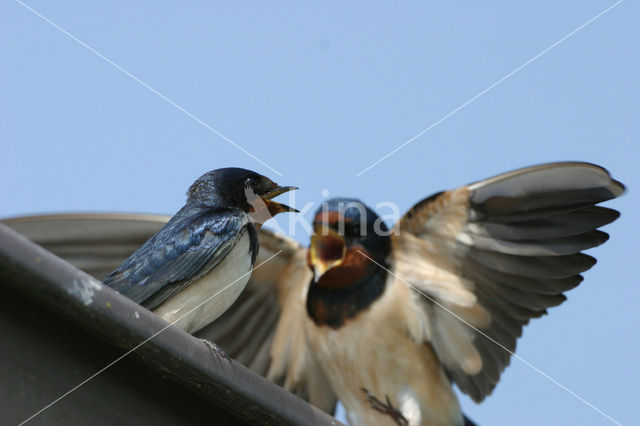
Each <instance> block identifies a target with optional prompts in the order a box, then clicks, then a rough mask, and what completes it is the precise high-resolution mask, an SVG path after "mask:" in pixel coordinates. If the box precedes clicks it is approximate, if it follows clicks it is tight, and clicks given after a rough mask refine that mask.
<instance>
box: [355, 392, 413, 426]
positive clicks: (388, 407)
mask: <svg viewBox="0 0 640 426" xmlns="http://www.w3.org/2000/svg"><path fill="white" fill-rule="evenodd" d="M360 390H361V391H362V392H364V393H365V395H367V402H368V403H369V405H370V406H371V408H373V409H374V410H377V411H380V412H381V413H383V414H386V415H388V416H389V417H391V418H392V419H393V420H395V422H396V423H397V424H398V426H409V421H408V420H407V419H406V417H405V416H403V415H402V413H401V412H400V410H398V409H396V408H395V407H394V406H393V404H391V400H390V399H389V395H385V399H386V401H387V402H386V403H384V402H382V401H380V400H379V399H378V398H376V397H375V395H372V394H371V393H369V391H368V390H367V389H365V388H360Z"/></svg>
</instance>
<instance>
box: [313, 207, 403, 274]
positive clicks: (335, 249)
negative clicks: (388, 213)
mask: <svg viewBox="0 0 640 426" xmlns="http://www.w3.org/2000/svg"><path fill="white" fill-rule="evenodd" d="M313 227H314V235H313V236H312V237H311V247H310V251H309V254H310V259H309V260H310V263H311V266H312V268H313V269H314V272H315V274H316V278H318V277H320V276H322V275H323V274H324V273H325V272H327V271H328V270H330V269H332V268H335V267H341V266H347V265H346V264H351V263H354V262H358V263H359V262H360V261H362V259H363V258H364V259H366V257H365V256H364V255H366V256H370V257H371V258H372V259H374V260H376V261H380V262H381V263H384V259H386V258H387V256H388V255H389V252H390V250H391V239H390V237H389V234H390V231H389V228H388V227H387V225H386V224H385V223H384V221H383V220H382V218H380V217H379V216H378V215H377V214H376V212H374V211H373V210H372V209H370V208H369V207H368V206H366V205H365V204H364V203H362V202H361V201H360V200H357V199H354V198H332V199H330V200H327V201H326V202H324V203H323V204H322V206H321V207H320V208H319V209H318V210H317V211H316V214H315V216H314V220H313ZM365 263H367V262H365ZM363 267H364V265H363ZM345 269H346V268H345Z"/></svg>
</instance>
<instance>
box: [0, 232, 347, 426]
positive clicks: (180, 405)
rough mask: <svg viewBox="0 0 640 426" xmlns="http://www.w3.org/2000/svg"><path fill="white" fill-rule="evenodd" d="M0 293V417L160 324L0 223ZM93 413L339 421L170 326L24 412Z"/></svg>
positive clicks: (175, 420)
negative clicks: (63, 396)
mask: <svg viewBox="0 0 640 426" xmlns="http://www.w3.org/2000/svg"><path fill="white" fill-rule="evenodd" d="M0 295H1V296H0V298H1V299H2V302H1V305H0V310H1V311H2V314H0V321H2V325H1V326H0V333H1V334H0V339H2V340H3V346H2V349H0V351H1V352H0V374H1V375H2V376H0V379H1V380H2V385H0V390H1V394H0V401H1V402H0V423H2V424H14V423H18V422H20V421H22V420H24V419H25V418H27V417H29V415H31V413H34V412H36V411H38V410H39V409H41V408H42V407H43V406H44V405H46V404H47V403H49V402H51V401H52V400H53V399H55V398H57V397H58V396H60V395H62V394H63V393H65V392H66V391H68V390H69V389H71V388H73V387H74V386H75V385H77V384H78V383H80V382H82V381H83V380H84V379H86V378H87V377H89V376H90V375H92V374H93V373H95V372H97V371H98V370H100V369H101V368H102V367H104V366H105V365H107V364H109V363H110V362H112V361H114V360H115V359H117V358H118V357H119V356H120V355H122V354H124V353H125V352H126V351H128V350H129V349H131V348H134V347H135V346H136V345H138V344H139V343H141V342H143V341H144V340H146V339H148V338H150V337H151V336H153V335H154V334H155V333H157V332H158V331H160V330H162V329H163V328H164V327H166V325H167V323H166V322H164V321H163V320H161V319H160V318H158V317H157V316H155V315H154V314H152V313H151V312H149V311H147V310H145V309H144V308H142V307H140V306H139V305H137V304H135V303H133V302H132V301H130V300H129V299H127V298H125V297H123V296H121V295H120V294H118V293H116V292H114V291H113V290H111V289H109V288H107V287H104V286H102V284H101V283H100V282H98V281H96V280H95V279H93V278H92V277H91V276H89V275H87V274H86V273H84V272H82V271H80V270H78V269H76V268H74V267H73V266H71V265H70V264H68V263H66V262H65V261H63V260H61V259H59V258H58V257H56V256H54V255H53V254H51V253H50V252H48V251H46V250H45V249H43V248H42V247H40V246H38V245H36V244H34V243H32V242H31V241H29V240H27V239H26V238H25V237H23V236H21V235H20V234H18V233H16V232H15V231H13V230H11V229H9V228H8V227H6V226H5V225H3V224H0ZM7 343H9V344H7ZM156 418H158V419H160V420H155V419H156ZM96 421H98V423H97V424H241V423H242V422H246V423H247V424H299V425H303V424H304V425H328V424H340V423H339V422H338V421H337V420H335V419H334V418H332V417H331V416H329V415H327V414H326V413H324V412H322V411H320V410H318V409H317V408H315V407H313V406H311V405H310V404H308V403H306V402H305V401H302V400H301V399H299V398H297V397H296V396H294V395H292V394H290V393H288V392H286V391H284V390H283V389H281V388H279V387H278V386H276V385H274V384H272V383H270V382H269V381H267V380H266V379H264V378H262V377H260V376H258V375H256V374H254V373H252V372H251V371H249V370H248V369H246V368H245V367H244V366H242V365H240V364H238V363H236V362H234V361H231V360H227V359H221V358H218V357H217V356H216V355H215V354H213V353H212V352H211V351H210V349H209V348H208V347H207V345H205V344H204V343H203V342H202V341H200V340H198V339H196V338H194V337H193V336H191V335H189V334H187V333H185V332H183V331H181V330H177V329H175V328H173V327H170V328H168V329H166V330H165V331H162V332H161V333H160V334H158V335H157V336H156V337H154V338H153V339H151V340H149V341H148V342H147V343H145V344H143V345H142V346H140V347H139V348H138V349H136V350H135V351H134V352H133V353H131V355H129V356H128V357H126V358H124V359H123V360H122V361H120V362H118V363H117V364H115V365H114V366H113V367H111V368H109V369H107V370H106V371H105V372H104V373H101V374H100V375H99V376H97V377H96V378H95V379H93V380H91V381H89V382H88V383H87V384H86V385H84V386H82V387H81V388H79V389H78V390H76V391H74V392H73V393H71V394H70V395H69V396H67V397H66V398H64V399H63V400H61V401H60V402H59V403H57V404H55V405H54V406H52V407H51V408H50V409H48V410H46V411H45V412H43V413H42V414H41V415H39V416H38V417H36V418H35V419H34V420H33V422H34V424H96Z"/></svg>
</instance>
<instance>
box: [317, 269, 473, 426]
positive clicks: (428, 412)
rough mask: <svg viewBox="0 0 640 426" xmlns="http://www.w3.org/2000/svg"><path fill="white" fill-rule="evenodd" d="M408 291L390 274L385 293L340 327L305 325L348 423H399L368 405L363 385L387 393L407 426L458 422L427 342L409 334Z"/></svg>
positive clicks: (376, 392) (451, 395)
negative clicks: (405, 420)
mask: <svg viewBox="0 0 640 426" xmlns="http://www.w3.org/2000/svg"><path fill="white" fill-rule="evenodd" d="M412 303H413V299H412V296H411V292H410V291H409V289H408V288H407V287H406V286H404V285H403V284H402V283H399V282H395V280H394V278H393V277H389V281H387V288H386V289H385V292H384V293H383V295H382V296H381V297H380V298H379V299H378V300H376V301H375V302H374V303H373V304H372V305H371V306H370V307H369V308H368V309H367V310H365V311H363V312H361V313H360V314H359V315H358V316H356V317H355V318H352V319H349V320H347V322H346V323H345V324H344V325H343V326H342V327H340V328H338V329H332V328H330V327H327V326H323V327H318V326H316V325H315V324H313V323H312V322H311V321H309V323H308V324H306V325H307V327H306V330H307V336H308V342H309V344H310V348H311V350H312V352H313V354H314V356H315V358H316V359H317V360H318V362H319V363H320V365H321V366H322V369H323V371H324V373H325V375H326V377H327V379H328V380H329V383H330V385H331V388H332V389H333V391H334V392H335V394H336V396H337V397H338V399H340V401H341V402H342V403H343V405H344V406H345V410H346V414H347V418H348V419H349V424H351V425H380V426H382V425H389V426H395V425H396V424H397V423H396V422H395V421H394V420H393V419H392V418H391V417H390V416H388V415H384V414H381V413H380V412H378V411H376V410H374V409H373V408H371V406H370V404H369V403H368V401H367V398H366V395H365V394H364V392H363V391H362V390H361V389H362V388H366V389H367V390H368V391H369V392H370V393H371V394H373V395H375V396H376V397H377V398H378V399H379V400H380V401H385V398H386V397H387V396H388V397H389V398H390V400H391V401H392V403H393V405H394V407H395V408H396V409H398V410H400V411H401V412H402V414H403V415H404V417H405V418H406V419H407V420H408V421H409V424H410V425H411V426H419V425H452V424H460V423H462V415H461V414H460V407H459V405H458V401H457V399H456V396H455V394H454V393H453V391H452V389H451V387H450V385H449V381H448V380H447V379H446V377H445V375H444V372H443V370H442V368H441V366H440V363H439V362H438V360H437V358H436V356H435V354H434V353H433V351H432V350H431V349H430V346H428V345H426V344H424V343H423V342H420V341H417V339H415V338H414V337H412V334H416V333H412V332H411V329H416V328H419V327H420V324H418V322H417V320H416V318H415V316H414V315H413V312H415V309H414V308H413V307H412V306H411V305H412Z"/></svg>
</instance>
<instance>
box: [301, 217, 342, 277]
mask: <svg viewBox="0 0 640 426" xmlns="http://www.w3.org/2000/svg"><path fill="white" fill-rule="evenodd" d="M315 231H316V233H315V234H314V235H312V236H311V247H310V248H309V250H310V253H309V255H310V260H311V265H312V266H313V269H314V271H315V273H316V276H318V277H319V276H322V275H323V274H324V273H325V272H326V271H328V270H329V269H331V268H333V267H334V266H338V265H340V264H341V263H342V261H343V260H344V257H345V255H346V252H347V248H346V245H345V242H344V238H343V237H342V236H341V235H340V234H338V233H337V232H336V231H334V230H332V229H329V228H323V227H319V229H316V230H315Z"/></svg>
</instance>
